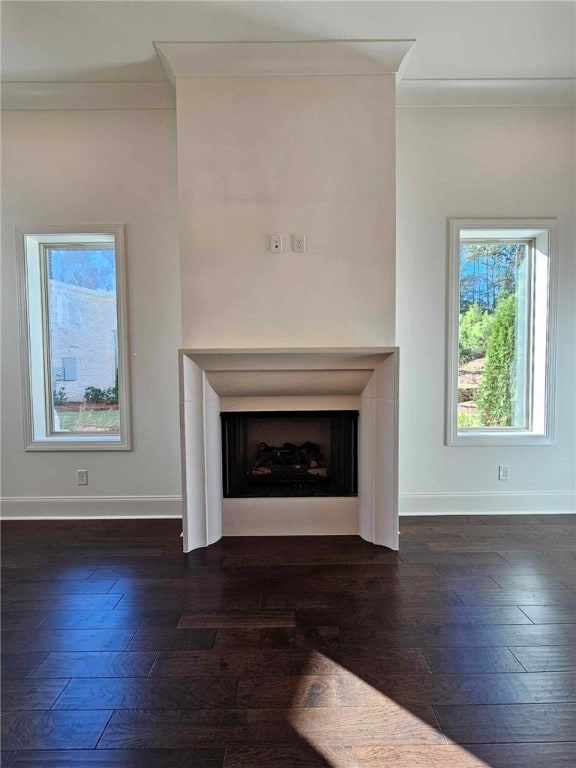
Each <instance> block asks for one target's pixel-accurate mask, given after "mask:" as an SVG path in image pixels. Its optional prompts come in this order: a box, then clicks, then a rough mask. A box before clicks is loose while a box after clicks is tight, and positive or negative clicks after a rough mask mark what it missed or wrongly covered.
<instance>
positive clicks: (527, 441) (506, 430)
mask: <svg viewBox="0 0 576 768" xmlns="http://www.w3.org/2000/svg"><path fill="white" fill-rule="evenodd" d="M463 230H464V231H469V230H472V231H475V232H476V231H477V232H482V231H484V232H486V233H487V235H486V238H484V239H486V240H493V241H496V240H502V241H504V240H506V239H508V240H510V239H514V241H515V242H519V241H523V240H531V241H533V242H536V243H538V240H540V243H543V244H544V245H543V247H544V250H545V253H544V255H545V257H546V258H547V260H548V281H547V296H546V306H545V307H544V310H545V311H546V316H547V324H546V336H545V360H546V362H545V366H544V372H543V381H544V391H543V394H542V395H541V396H540V399H539V401H538V402H539V404H540V410H541V411H542V417H543V427H542V428H541V429H540V430H539V431H536V430H535V429H534V419H533V416H534V405H535V399H534V381H535V377H534V337H535V332H534V327H533V318H534V313H535V312H536V311H537V309H538V310H540V311H541V310H542V302H541V301H540V302H538V304H537V302H536V301H534V304H533V306H531V307H530V336H529V340H528V343H529V346H528V349H527V351H528V355H529V357H530V365H529V367H528V368H527V378H528V380H529V397H528V398H527V404H526V405H527V410H528V415H529V419H530V427H529V428H528V429H526V428H518V427H501V428H497V427H485V428H482V427H475V428H467V429H462V428H460V429H459V428H458V363H459V351H458V341H459V317H460V245H461V232H462V231H463ZM494 231H506V232H507V233H508V234H507V236H506V237H494V236H490V235H489V234H488V233H490V232H494ZM514 232H517V233H518V234H517V235H516V236H514ZM527 233H530V234H527ZM479 240H481V238H475V240H474V241H476V242H478V241H479ZM470 242H473V240H470ZM538 250H539V249H538ZM531 260H532V261H533V260H534V257H532V259H531ZM557 261H558V220H557V219H449V220H448V285H447V298H448V312H447V334H446V339H447V350H446V425H445V444H446V445H447V446H474V447H481V446H504V445H518V446H520V445H524V446H527V445H552V444H553V443H554V424H555V409H554V394H555V368H556V365H555V361H556V354H555V349H556V347H555V339H556V294H557V289H556V281H557ZM533 286H534V277H533V275H531V276H530V292H529V294H528V301H530V302H531V303H532V297H531V293H532V291H533Z"/></svg>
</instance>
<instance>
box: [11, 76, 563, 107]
mask: <svg viewBox="0 0 576 768" xmlns="http://www.w3.org/2000/svg"><path fill="white" fill-rule="evenodd" d="M233 74H238V73H233ZM340 76H346V75H340ZM349 76H353V75H349ZM575 84H576V80H575V79H574V78H570V77H564V78H516V79H513V78H476V79H470V78H464V79H450V78H430V79H428V78H407V79H400V78H398V84H397V89H396V99H397V107H398V108H399V109H410V108H426V107H433V108H434V107H435V108H438V107H440V108H441V107H449V108H450V107H479V108H487V107H573V106H574V105H575V104H576V88H575ZM1 98H2V110H3V111H4V112H6V111H32V110H38V111H69V110H92V111H94V110H112V109H114V110H175V109H176V93H175V89H174V86H173V85H172V84H171V83H168V82H160V81H159V82H153V81H151V82H86V83H80V82H61V83H59V82H33V81H31V82H4V83H2V91H1Z"/></svg>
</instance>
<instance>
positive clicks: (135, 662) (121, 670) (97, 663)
mask: <svg viewBox="0 0 576 768" xmlns="http://www.w3.org/2000/svg"><path fill="white" fill-rule="evenodd" d="M155 659H156V652H154V651H150V652H146V651H130V652H128V651H125V652H123V653H122V652H107V651H101V652H95V653H68V652H66V653H59V652H54V653H49V654H48V656H47V657H46V658H45V659H44V660H43V661H42V662H40V663H39V664H38V666H36V668H35V669H34V670H33V671H32V673H31V674H30V677H34V678H59V677H146V676H147V675H148V673H149V671H150V669H151V668H152V665H153V663H154V660H155Z"/></svg>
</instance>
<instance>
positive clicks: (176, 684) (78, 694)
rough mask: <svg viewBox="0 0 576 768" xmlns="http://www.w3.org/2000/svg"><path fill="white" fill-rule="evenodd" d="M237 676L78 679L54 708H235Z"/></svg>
mask: <svg viewBox="0 0 576 768" xmlns="http://www.w3.org/2000/svg"><path fill="white" fill-rule="evenodd" d="M237 684H238V681H237V679H236V678H235V677H177V678H171V679H166V678H154V679H153V678H146V677H142V678H141V677H137V678H96V679H93V678H88V679H87V678H76V679H74V680H72V681H71V682H70V683H69V685H68V686H67V687H66V690H65V691H64V693H63V694H62V695H61V696H60V698H59V699H58V701H57V702H56V705H55V709H66V710H80V709H209V708H224V707H232V706H233V705H234V701H235V698H236V688H237Z"/></svg>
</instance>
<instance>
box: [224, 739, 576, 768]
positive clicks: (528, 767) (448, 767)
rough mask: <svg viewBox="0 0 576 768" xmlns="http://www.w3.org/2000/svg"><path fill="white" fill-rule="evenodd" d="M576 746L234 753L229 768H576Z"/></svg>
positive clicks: (228, 760)
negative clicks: (551, 767)
mask: <svg viewBox="0 0 576 768" xmlns="http://www.w3.org/2000/svg"><path fill="white" fill-rule="evenodd" d="M574 749H575V747H574V744H571V743H564V744H489V745H486V744H465V745H455V744H440V745H431V744H427V745H426V746H424V747H422V746H402V745H386V746H368V747H340V748H338V747H330V746H327V747H323V749H322V755H321V754H320V753H319V752H317V751H316V750H314V749H312V748H311V747H309V746H303V745H302V746H282V747H278V746H276V747H274V748H270V747H261V746H251V747H233V748H232V749H229V750H227V752H226V759H225V762H224V768H254V766H257V765H265V766H266V768H295V766H298V768H326V767H327V766H330V767H331V768H487V766H490V767H491V768H542V766H543V765H549V766H553V767H554V768H574Z"/></svg>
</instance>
